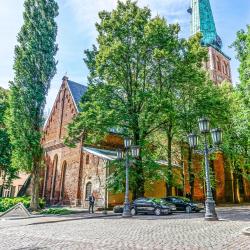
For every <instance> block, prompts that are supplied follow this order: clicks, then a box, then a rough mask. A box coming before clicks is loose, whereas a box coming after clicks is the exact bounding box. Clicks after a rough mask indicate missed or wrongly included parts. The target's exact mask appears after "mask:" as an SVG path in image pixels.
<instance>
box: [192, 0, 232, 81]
mask: <svg viewBox="0 0 250 250" xmlns="http://www.w3.org/2000/svg"><path fill="white" fill-rule="evenodd" d="M188 13H190V14H191V35H195V34H196V33H198V32H200V33H201V34H202V36H203V37H202V40H201V44H202V46H206V47H207V48H208V55H209V59H208V62H206V63H205V68H206V69H207V71H208V72H209V74H210V78H211V80H212V81H213V82H214V83H215V84H217V85H219V84H220V83H221V82H223V81H224V80H227V81H229V82H232V78H231V68H230V58H229V57H228V56H227V55H225V54H224V53H223V52H222V41H221V38H220V37H219V35H218V34H217V31H216V26H215V22H214V17H213V12H212V9H211V5H210V1H209V0H191V6H190V8H189V9H188Z"/></svg>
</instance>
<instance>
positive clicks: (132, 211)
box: [130, 208, 136, 216]
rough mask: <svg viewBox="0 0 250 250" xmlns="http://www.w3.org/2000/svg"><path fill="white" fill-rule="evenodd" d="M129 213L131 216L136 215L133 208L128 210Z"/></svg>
mask: <svg viewBox="0 0 250 250" xmlns="http://www.w3.org/2000/svg"><path fill="white" fill-rule="evenodd" d="M130 213H131V215H132V216H134V215H136V210H135V208H132V209H131V210H130Z"/></svg>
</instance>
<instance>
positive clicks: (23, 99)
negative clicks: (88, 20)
mask: <svg viewBox="0 0 250 250" xmlns="http://www.w3.org/2000/svg"><path fill="white" fill-rule="evenodd" d="M57 15H58V5H57V3H56V2H55V0H25V2H24V14H23V17H24V24H23V26H22V28H21V30H20V32H19V33H18V36H17V41H18V44H17V45H16V47H15V62H14V67H13V68H14V72H15V78H14V82H12V83H11V85H10V95H9V105H10V107H9V111H8V118H7V122H8V133H9V136H10V140H11V144H12V146H13V151H12V165H13V166H14V167H16V168H18V169H22V170H25V171H27V172H30V173H32V176H33V184H34V185H33V187H34V190H33V191H32V192H33V197H36V200H37V197H38V187H37V185H38V183H39V180H38V179H39V170H40V168H41V159H42V153H43V152H42V147H41V144H40V142H41V136H42V131H41V128H42V126H43V112H44V106H45V102H46V95H47V93H48V89H49V87H50V82H51V79H52V78H53V76H54V75H55V73H56V63H57V62H56V61H55V55H56V52H57V45H56V44H55V41H56V35H57V25H56V22H55V18H56V17H57ZM35 193H36V195H35ZM34 202H35V201H34Z"/></svg>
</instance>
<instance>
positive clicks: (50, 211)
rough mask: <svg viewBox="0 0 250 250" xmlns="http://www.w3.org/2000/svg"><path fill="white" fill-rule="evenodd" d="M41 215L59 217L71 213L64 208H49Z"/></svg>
mask: <svg viewBox="0 0 250 250" xmlns="http://www.w3.org/2000/svg"><path fill="white" fill-rule="evenodd" d="M41 214H59V215H67V214H71V211H70V210H68V209H65V208H49V209H45V210H43V211H41Z"/></svg>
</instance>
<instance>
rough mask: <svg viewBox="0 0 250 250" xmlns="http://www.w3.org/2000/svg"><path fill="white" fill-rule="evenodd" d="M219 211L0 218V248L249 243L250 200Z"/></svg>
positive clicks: (191, 246) (208, 246)
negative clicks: (209, 218) (215, 217)
mask: <svg viewBox="0 0 250 250" xmlns="http://www.w3.org/2000/svg"><path fill="white" fill-rule="evenodd" d="M218 214H219V216H220V218H221V219H222V220H220V221H218V222H206V221H204V220H203V216H204V213H199V214H196V213H194V214H190V215H189V214H184V213H178V214H174V215H170V216H161V217H155V216H136V217H134V218H132V219H122V218H121V217H120V216H113V217H106V218H100V217H99V218H98V217H97V218H92V219H91V218H87V217H86V216H87V215H81V216H82V217H81V216H79V215H74V216H67V217H60V218H59V217H45V218H33V219H25V220H15V221H10V220H8V221H7V220H6V221H1V220H0V249H5V250H6V249H84V250H88V249H105V250H109V249H112V250H113V249H145V250H146V249H147V250H154V249H171V250H173V249H181V250H183V249H190V250H196V249H204V250H205V249H218V250H221V249H235V250H239V249H244V250H245V249H250V236H245V235H243V234H242V233H241V232H242V230H243V229H244V228H246V227H250V206H248V207H234V208H220V209H218Z"/></svg>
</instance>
